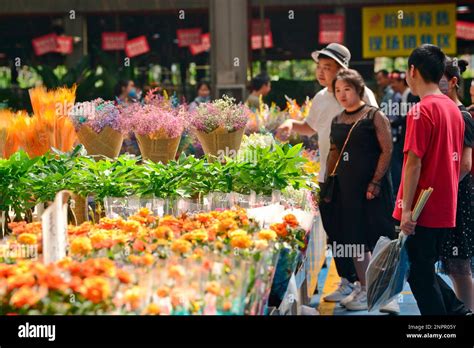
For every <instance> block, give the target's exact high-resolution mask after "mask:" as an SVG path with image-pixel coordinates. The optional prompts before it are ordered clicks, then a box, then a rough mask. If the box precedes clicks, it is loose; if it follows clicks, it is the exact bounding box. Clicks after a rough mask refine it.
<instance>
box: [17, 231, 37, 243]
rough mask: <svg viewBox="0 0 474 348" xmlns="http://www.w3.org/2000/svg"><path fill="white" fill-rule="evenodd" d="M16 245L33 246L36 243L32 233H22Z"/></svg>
mask: <svg viewBox="0 0 474 348" xmlns="http://www.w3.org/2000/svg"><path fill="white" fill-rule="evenodd" d="M18 243H20V244H28V245H35V244H37V243H38V240H37V238H36V235H35V234H33V233H22V234H20V235H19V236H18Z"/></svg>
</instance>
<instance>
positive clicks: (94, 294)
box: [82, 276, 111, 304]
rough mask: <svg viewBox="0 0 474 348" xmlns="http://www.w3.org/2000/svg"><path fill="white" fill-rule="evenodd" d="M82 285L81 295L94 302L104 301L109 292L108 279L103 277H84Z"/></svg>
mask: <svg viewBox="0 0 474 348" xmlns="http://www.w3.org/2000/svg"><path fill="white" fill-rule="evenodd" d="M83 285H84V288H83V292H82V295H83V296H84V297H85V298H87V299H88V300H89V301H91V302H92V303H94V304H98V303H100V302H104V301H105V300H107V298H108V297H109V296H110V294H111V289H110V284H109V281H108V280H107V279H105V278H104V277H100V276H95V277H90V278H86V279H85V280H84V284H83Z"/></svg>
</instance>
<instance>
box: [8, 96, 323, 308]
mask: <svg viewBox="0 0 474 348" xmlns="http://www.w3.org/2000/svg"><path fill="white" fill-rule="evenodd" d="M50 94H51V95H50ZM31 95H32V103H33V105H34V108H33V110H34V115H33V116H29V115H27V114H23V113H17V114H15V113H9V114H1V115H0V116H1V118H0V121H1V122H0V127H1V128H0V129H1V130H2V133H0V134H1V135H2V138H1V139H0V140H2V143H1V142H0V144H3V145H2V146H3V147H2V148H3V157H5V158H4V159H0V177H1V178H2V180H1V181H0V212H1V214H2V221H1V230H2V236H3V239H1V241H0V250H1V251H2V253H1V254H0V289H1V290H0V313H1V314H8V313H19V314H167V315H169V314H172V315H202V314H211V315H216V314H219V315H243V314H248V315H262V314H266V313H268V306H280V303H283V304H284V303H285V296H288V294H289V289H290V287H291V286H289V285H292V284H293V283H294V279H297V283H298V285H297V288H298V289H302V288H305V289H306V290H305V291H306V293H307V294H305V296H306V297H308V296H310V295H308V294H312V292H313V291H314V288H315V286H316V283H315V281H316V280H315V277H317V273H318V271H319V269H318V266H317V264H318V260H320V258H321V256H322V253H323V251H322V250H323V249H324V245H325V242H324V238H323V237H322V236H321V234H318V229H317V226H318V221H317V220H318V213H317V207H316V205H315V203H314V202H315V199H314V194H315V191H316V190H317V185H316V180H315V177H316V176H315V174H316V172H317V169H316V165H315V164H314V161H313V158H312V157H311V153H310V152H309V151H304V149H303V146H302V144H298V145H294V146H292V145H289V144H284V145H282V144H278V143H276V142H275V140H274V139H273V137H272V136H271V134H251V135H248V136H247V135H243V132H244V128H245V125H246V120H247V119H248V117H249V115H250V113H249V111H248V109H247V108H246V107H245V106H244V105H241V104H235V103H234V102H233V100H232V99H230V98H227V97H225V98H223V99H222V100H217V101H214V102H212V103H206V104H204V105H200V106H199V107H198V108H197V110H196V111H195V112H194V113H193V112H190V111H189V110H188V109H187V107H186V105H173V104H174V103H172V102H171V100H170V99H168V98H166V97H162V96H155V95H152V94H150V95H149V96H148V98H147V103H145V104H139V103H136V104H131V105H127V106H123V105H115V104H114V103H112V102H107V101H103V100H100V99H99V100H94V101H91V102H84V103H77V104H75V105H74V104H73V102H74V98H73V97H72V96H73V95H74V89H72V90H58V91H51V92H49V91H44V90H40V91H39V92H37V94H35V93H33V92H32V94H31ZM58 95H59V96H58ZM35 98H36V99H35ZM54 98H57V99H59V103H61V104H62V105H64V109H63V110H62V112H61V113H60V114H58V113H56V112H53V109H52V107H53V106H55V101H56V102H57V99H54ZM34 100H39V101H34ZM20 124H21V125H24V126H23V127H26V128H27V131H24V130H22V129H21V126H20ZM35 131H36V132H38V134H42V136H43V137H44V139H47V141H46V142H45V143H44V144H43V143H41V146H40V147H38V146H36V145H35V143H34V142H35V141H37V138H35V137H34V136H33V135H32V132H35ZM183 132H194V133H195V134H197V138H198V139H199V140H200V141H201V142H202V145H203V148H204V150H205V152H206V154H207V155H206V156H205V157H203V158H196V157H194V156H192V155H187V154H185V153H181V154H178V155H177V149H178V145H179V141H180V139H181V137H182V134H183ZM130 133H134V134H135V136H136V138H137V140H138V145H139V148H140V151H141V153H142V156H141V157H137V156H134V155H128V154H125V155H119V149H120V146H121V143H122V141H123V138H124V136H127V135H128V134H130ZM221 133H222V134H221ZM76 134H77V138H76ZM211 138H212V139H211ZM210 139H211V140H210ZM77 143H82V144H83V145H77V146H75V145H74V144H77ZM52 249H54V250H55V251H54V252H51V250H52ZM19 250H27V251H29V253H27V255H23V254H21V253H18V251H19ZM20 254H21V255H20ZM56 255H58V256H57V257H56ZM298 291H300V290H298ZM71 299H72V300H71ZM303 303H304V301H302V302H301V304H303ZM293 314H296V313H293Z"/></svg>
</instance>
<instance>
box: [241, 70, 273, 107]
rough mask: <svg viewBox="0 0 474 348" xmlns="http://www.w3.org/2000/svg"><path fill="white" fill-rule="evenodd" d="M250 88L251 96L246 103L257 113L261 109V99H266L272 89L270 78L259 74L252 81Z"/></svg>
mask: <svg viewBox="0 0 474 348" xmlns="http://www.w3.org/2000/svg"><path fill="white" fill-rule="evenodd" d="M250 88H251V91H250V95H249V97H248V98H247V101H246V102H245V103H246V104H247V106H248V107H249V108H250V109H252V110H253V111H255V110H257V109H258V108H259V107H260V97H265V96H266V95H268V93H270V91H271V89H272V84H271V81H270V77H269V76H268V75H267V74H264V73H262V74H258V75H257V76H255V77H254V78H253V79H252V81H251V83H250Z"/></svg>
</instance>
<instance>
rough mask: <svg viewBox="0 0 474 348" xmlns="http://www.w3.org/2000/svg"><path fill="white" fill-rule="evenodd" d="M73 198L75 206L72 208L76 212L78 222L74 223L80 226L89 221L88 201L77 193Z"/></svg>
mask: <svg viewBox="0 0 474 348" xmlns="http://www.w3.org/2000/svg"><path fill="white" fill-rule="evenodd" d="M71 198H72V199H73V200H74V205H72V206H71V210H72V211H73V212H74V216H75V217H76V221H73V223H76V224H77V225H80V224H82V223H83V222H86V221H87V200H86V198H84V197H82V196H80V195H77V194H75V193H74V194H73V195H72V197H71Z"/></svg>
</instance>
